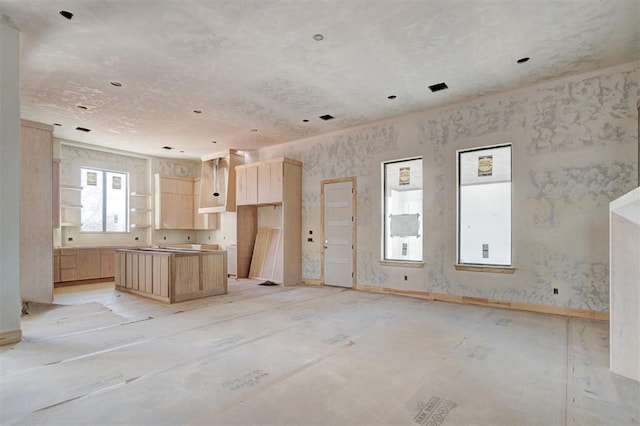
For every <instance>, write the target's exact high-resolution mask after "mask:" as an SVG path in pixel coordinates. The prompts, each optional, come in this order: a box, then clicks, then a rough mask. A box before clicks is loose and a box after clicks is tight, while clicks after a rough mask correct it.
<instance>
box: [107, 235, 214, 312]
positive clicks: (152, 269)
mask: <svg viewBox="0 0 640 426" xmlns="http://www.w3.org/2000/svg"><path fill="white" fill-rule="evenodd" d="M114 281H115V287H116V289H117V290H120V291H126V292H129V293H134V294H138V295H140V296H145V297H149V298H152V299H156V300H160V301H163V302H167V303H175V302H182V301H185V300H191V299H198V298H201V297H208V296H216V295H219V294H226V293H227V252H226V251H225V250H181V249H162V248H150V249H146V248H145V249H120V250H117V251H116V256H115V280H114Z"/></svg>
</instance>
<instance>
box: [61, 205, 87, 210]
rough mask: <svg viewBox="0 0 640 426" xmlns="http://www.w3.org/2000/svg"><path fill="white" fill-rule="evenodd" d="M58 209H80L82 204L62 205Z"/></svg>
mask: <svg viewBox="0 0 640 426" xmlns="http://www.w3.org/2000/svg"><path fill="white" fill-rule="evenodd" d="M60 208H63V209H81V208H82V204H62V205H61V206H60Z"/></svg>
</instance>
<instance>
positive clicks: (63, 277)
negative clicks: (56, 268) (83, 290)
mask: <svg viewBox="0 0 640 426" xmlns="http://www.w3.org/2000/svg"><path fill="white" fill-rule="evenodd" d="M77 279H78V268H72V269H60V281H77Z"/></svg>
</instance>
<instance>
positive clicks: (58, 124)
mask: <svg viewBox="0 0 640 426" xmlns="http://www.w3.org/2000/svg"><path fill="white" fill-rule="evenodd" d="M53 125H54V126H62V124H60V123H53Z"/></svg>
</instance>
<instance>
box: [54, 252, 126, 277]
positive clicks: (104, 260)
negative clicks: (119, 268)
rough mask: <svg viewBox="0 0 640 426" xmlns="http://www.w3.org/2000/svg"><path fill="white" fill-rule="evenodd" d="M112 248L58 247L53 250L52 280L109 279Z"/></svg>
mask: <svg viewBox="0 0 640 426" xmlns="http://www.w3.org/2000/svg"><path fill="white" fill-rule="evenodd" d="M114 257H115V249H113V248H60V249H55V250H54V251H53V282H54V283H61V282H70V281H82V280H95V279H100V278H104V279H111V278H113V276H114Z"/></svg>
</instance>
